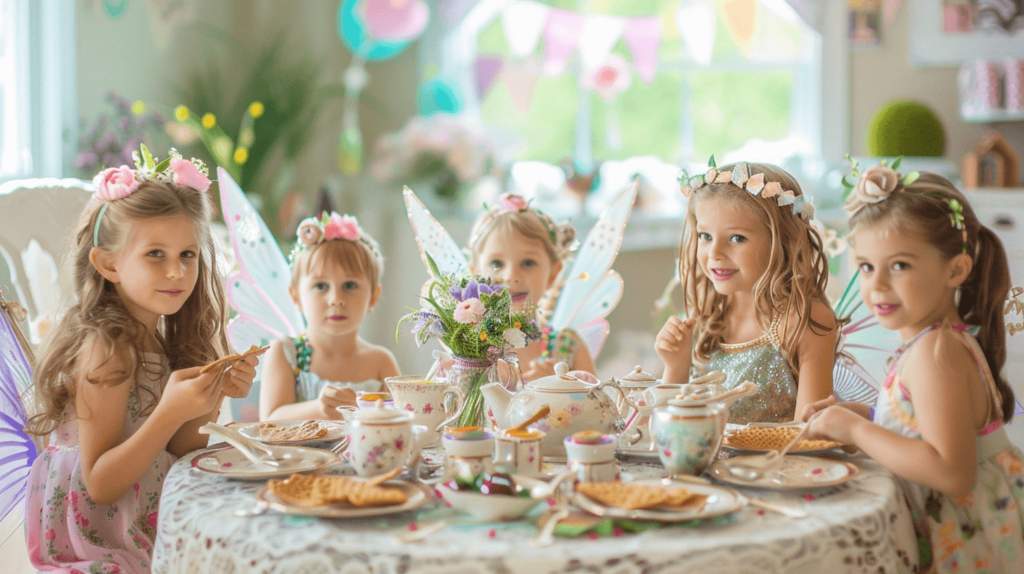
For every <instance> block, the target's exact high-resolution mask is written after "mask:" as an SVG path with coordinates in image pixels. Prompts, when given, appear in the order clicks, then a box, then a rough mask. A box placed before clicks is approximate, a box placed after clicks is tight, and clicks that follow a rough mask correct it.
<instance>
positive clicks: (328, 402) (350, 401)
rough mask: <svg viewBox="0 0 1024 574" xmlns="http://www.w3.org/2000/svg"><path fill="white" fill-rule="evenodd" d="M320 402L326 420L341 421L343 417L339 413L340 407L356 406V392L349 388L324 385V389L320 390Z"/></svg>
mask: <svg viewBox="0 0 1024 574" xmlns="http://www.w3.org/2000/svg"><path fill="white" fill-rule="evenodd" d="M319 400H320V410H321V411H323V414H324V418H327V419H340V418H342V416H341V413H339V412H338V407H354V406H356V392H355V391H353V390H352V389H350V388H348V387H336V386H334V385H324V388H323V389H321V390H320V399H319Z"/></svg>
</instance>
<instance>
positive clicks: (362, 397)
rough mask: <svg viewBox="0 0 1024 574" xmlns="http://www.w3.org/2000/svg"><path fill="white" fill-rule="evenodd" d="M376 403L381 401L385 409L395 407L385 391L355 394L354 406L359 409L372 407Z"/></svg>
mask: <svg viewBox="0 0 1024 574" xmlns="http://www.w3.org/2000/svg"><path fill="white" fill-rule="evenodd" d="M377 401H383V402H384V406H386V407H393V406H395V400H394V399H393V398H392V397H391V393H389V392H387V391H358V392H357V393H356V406H358V407H359V408H361V409H365V408H367V407H372V406H373V405H375V404H376V403H377Z"/></svg>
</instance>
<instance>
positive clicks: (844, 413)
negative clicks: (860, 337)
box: [802, 165, 1024, 572]
mask: <svg viewBox="0 0 1024 574" xmlns="http://www.w3.org/2000/svg"><path fill="white" fill-rule="evenodd" d="M917 175H918V174H916V173H912V174H910V175H909V176H907V177H906V178H904V177H902V176H901V175H900V174H898V173H896V171H895V170H894V169H893V168H892V167H891V166H885V165H882V166H878V167H875V168H872V169H870V170H867V171H866V172H864V173H863V174H862V175H861V176H860V178H859V179H858V181H857V184H856V187H855V188H854V191H853V194H852V195H851V197H850V199H849V200H848V201H847V204H846V209H847V210H848V211H849V212H850V214H851V216H850V228H851V240H852V246H853V251H854V256H855V260H856V262H857V264H858V265H859V267H860V285H861V295H862V297H863V299H864V303H865V304H866V305H867V306H868V307H869V308H870V309H871V311H872V313H874V315H875V316H876V317H877V318H878V321H879V323H881V325H882V326H883V327H885V328H886V329H890V330H893V331H897V332H898V333H899V334H900V338H902V339H903V341H904V343H903V346H902V347H901V348H900V349H899V350H898V351H897V353H896V355H895V357H894V360H893V362H892V363H891V366H890V370H889V375H888V378H887V379H886V381H885V384H884V385H883V388H882V389H881V391H880V392H879V394H878V402H877V403H876V405H875V407H874V408H870V409H869V408H868V407H867V405H862V404H854V403H841V404H839V405H836V404H835V398H834V397H830V398H829V399H827V400H824V401H821V402H819V403H817V404H813V405H808V408H807V409H805V411H804V412H803V413H802V414H803V418H805V419H809V418H811V416H812V415H813V414H815V413H818V414H817V416H815V417H814V419H813V420H811V422H810V425H811V432H812V433H814V434H816V435H818V436H824V437H829V438H832V439H835V440H838V441H841V442H843V443H847V444H853V445H856V446H857V447H858V448H860V449H861V450H863V451H864V452H865V453H867V454H868V455H869V456H871V457H872V458H874V459H875V460H877V461H878V462H880V463H881V464H882V465H883V466H885V467H886V468H888V469H889V470H891V471H892V472H893V473H894V474H896V475H897V476H899V477H901V478H903V479H905V481H906V482H905V483H904V486H905V487H906V489H905V490H906V492H907V499H908V500H909V502H910V504H911V507H912V509H913V510H914V511H915V512H914V516H915V519H916V521H917V525H916V526H917V528H916V530H917V532H918V536H919V538H920V539H919V541H918V547H919V548H920V549H921V552H920V556H919V558H920V563H921V564H920V571H921V572H1024V527H1022V525H1024V506H1022V503H1024V455H1022V454H1021V451H1020V449H1019V448H1017V447H1015V446H1013V445H1012V444H1010V441H1009V439H1008V438H1007V436H1006V431H1005V429H1004V426H1003V425H1004V424H1005V423H1007V422H1009V421H1010V418H1011V417H1012V416H1013V410H1014V404H1015V402H1014V397H1013V391H1012V390H1011V389H1010V386H1009V385H1008V384H1007V381H1006V378H1005V377H1004V376H1003V366H1004V364H1005V362H1006V331H1005V326H1004V320H1003V311H1004V305H1005V297H1006V294H1007V292H1008V291H1009V289H1010V271H1009V265H1008V263H1007V260H1006V252H1005V251H1004V250H1003V246H1002V244H1001V243H1000V242H999V239H998V238H997V237H996V236H995V234H994V233H992V231H991V230H990V229H988V228H987V227H985V226H984V225H982V224H981V223H980V222H979V221H978V218H977V216H976V215H975V213H974V211H973V210H972V209H971V207H970V205H969V204H968V203H967V200H966V199H965V198H964V196H963V195H962V194H961V193H960V192H959V191H957V190H956V189H955V188H954V187H953V185H952V184H951V183H949V182H948V181H947V180H945V179H944V178H942V177H939V176H937V175H934V174H929V173H923V174H920V177H917ZM915 178H916V179H915ZM819 411H820V412H819ZM902 550H904V551H905V552H907V553H908V554H909V555H910V556H911V558H912V557H913V556H914V555H916V554H917V551H918V548H904V549H902Z"/></svg>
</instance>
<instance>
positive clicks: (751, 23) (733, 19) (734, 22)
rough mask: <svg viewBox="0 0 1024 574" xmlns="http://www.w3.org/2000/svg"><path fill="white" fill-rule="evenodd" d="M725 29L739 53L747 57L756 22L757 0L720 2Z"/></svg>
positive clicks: (727, 0) (726, 0)
mask: <svg viewBox="0 0 1024 574" xmlns="http://www.w3.org/2000/svg"><path fill="white" fill-rule="evenodd" d="M721 8H722V16H723V20H724V23H725V30H726V31H727V32H729V36H731V37H732V39H733V41H734V42H736V46H737V47H739V49H740V53H742V54H743V55H744V56H746V57H749V56H750V53H751V46H752V45H753V39H754V31H755V29H756V23H757V11H758V3H757V0H725V1H724V2H722V4H721Z"/></svg>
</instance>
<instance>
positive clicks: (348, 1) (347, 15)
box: [338, 0, 409, 61]
mask: <svg viewBox="0 0 1024 574" xmlns="http://www.w3.org/2000/svg"><path fill="white" fill-rule="evenodd" d="M361 5H365V0H344V2H342V3H341V4H339V5H338V37H340V38H341V41H342V42H344V43H345V45H346V46H347V47H348V49H349V50H352V53H353V54H355V55H357V56H360V57H362V58H365V59H367V60H377V61H380V60H388V59H391V58H394V57H395V56H397V55H398V54H399V53H401V52H402V50H404V49H406V48H407V47H408V46H409V42H408V41H390V40H378V39H375V38H373V37H372V36H371V34H370V31H369V30H368V29H367V27H366V23H365V21H364V20H363V16H362V14H361V13H360V12H362V8H363V7H364V6H361Z"/></svg>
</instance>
